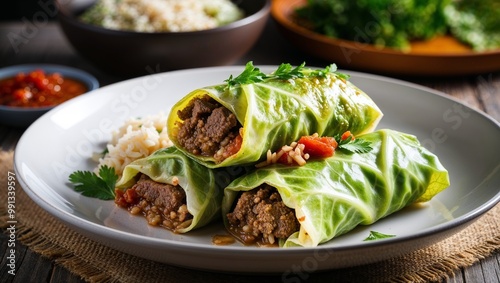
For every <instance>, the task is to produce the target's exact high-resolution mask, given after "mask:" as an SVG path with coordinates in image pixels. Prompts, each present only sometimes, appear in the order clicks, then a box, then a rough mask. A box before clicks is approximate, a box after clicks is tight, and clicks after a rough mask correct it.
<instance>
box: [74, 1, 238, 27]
mask: <svg viewBox="0 0 500 283" xmlns="http://www.w3.org/2000/svg"><path fill="white" fill-rule="evenodd" d="M243 15H244V13H243V11H242V10H240V9H239V8H238V6H236V5H235V4H234V3H233V2H231V1H230V0H99V1H98V2H97V5H95V6H93V8H91V9H90V10H89V11H88V12H86V14H84V16H83V17H82V19H83V20H84V21H86V22H89V23H93V24H97V25H100V26H103V27H105V28H109V29H116V30H130V31H138V32H183V31H197V30H205V29H211V28H215V27H218V26H221V25H224V24H227V23H230V22H234V21H236V20H238V19H241V18H242V17H243Z"/></svg>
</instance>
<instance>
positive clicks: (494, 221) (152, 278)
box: [0, 152, 500, 283]
mask: <svg viewBox="0 0 500 283" xmlns="http://www.w3.org/2000/svg"><path fill="white" fill-rule="evenodd" d="M12 156H13V154H12V152H0V172H1V174H0V176H1V177H0V183H1V184H2V187H1V189H0V190H1V194H0V199H1V200H2V204H1V208H0V217H1V223H2V227H3V229H4V232H5V231H6V230H5V228H6V227H7V224H6V221H7V211H6V201H3V200H5V199H6V195H7V186H6V185H5V184H7V181H6V178H7V175H8V174H7V172H8V171H11V172H13V170H12ZM16 218H17V221H18V223H17V229H18V230H17V234H16V237H17V239H18V240H19V241H20V242H22V243H23V244H24V245H26V246H28V247H29V248H30V249H32V250H34V251H35V252H37V253H40V254H42V255H43V256H45V257H47V258H50V259H52V260H55V262H56V263H57V264H60V265H62V266H64V267H66V268H67V269H69V270H70V271H71V272H73V273H75V274H76V275H78V276H80V277H81V278H83V279H84V280H86V281H89V282H182V283H186V282H218V283H221V282H282V281H283V280H282V278H281V276H279V275H276V276H248V275H236V274H221V273H211V272H204V271H195V270H189V269H184V268H179V267H174V266H169V265H165V264H161V263H157V262H153V261H149V260H145V259H141V258H138V257H135V256H130V255H127V254H124V253H122V252H119V251H116V250H113V249H111V248H108V247H105V246H103V245H100V244H98V243H96V242H93V241H92V240H89V239H87V238H86V237H84V236H81V235H80V234H78V233H76V232H74V231H72V230H70V229H69V228H67V227H66V226H65V225H64V224H62V223H60V222H59V221H58V220H56V219H55V218H53V217H52V216H51V215H49V214H48V213H46V212H45V211H44V210H42V209H41V208H40V207H39V206H37V205H36V204H35V203H34V202H33V201H32V200H31V199H30V198H29V197H28V196H27V195H26V194H25V193H24V192H23V190H22V189H21V188H19V187H18V188H17V189H16ZM498 249H500V205H497V206H496V207H495V208H493V209H492V210H490V211H489V212H488V213H487V214H485V215H484V216H482V217H481V218H480V219H479V220H477V221H476V222H474V223H473V224H472V225H470V226H468V227H467V228H466V229H464V230H462V231H461V232H460V233H458V234H455V235H454V236H452V237H450V238H448V239H446V240H444V241H442V242H439V243H438V244H435V245H432V246H430V247H428V248H425V249H421V250H418V251H415V252H412V253H409V254H407V255H405V256H403V257H400V258H394V259H391V260H387V261H383V262H380V263H376V264H371V265H365V266H359V267H353V268H347V269H339V270H331V271H327V272H321V273H315V274H310V275H306V274H301V276H302V277H297V278H293V279H294V280H295V281H293V282H303V281H299V278H302V279H307V282H327V281H328V282H332V281H335V282H430V281H441V280H442V279H444V278H446V277H447V276H449V275H451V274H453V272H454V271H456V270H458V269H460V268H462V267H467V266H470V265H472V264H474V263H475V262H477V261H478V260H479V259H481V258H484V257H487V256H488V255H491V254H492V253H493V252H495V251H496V250H498ZM289 279H290V278H289Z"/></svg>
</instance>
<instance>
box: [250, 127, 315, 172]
mask: <svg viewBox="0 0 500 283" xmlns="http://www.w3.org/2000/svg"><path fill="white" fill-rule="evenodd" d="M312 136H313V137H318V134H317V133H314V134H313V135H312ZM304 148H305V145H304V144H302V143H297V142H292V143H291V144H290V145H284V146H282V147H281V149H280V150H279V151H277V152H271V150H268V151H267V154H266V160H264V161H262V162H260V163H258V164H257V165H255V167H257V168H260V167H264V166H267V165H271V164H274V163H277V162H278V161H279V160H280V158H281V156H283V154H285V153H287V164H297V165H299V166H303V165H305V164H306V162H307V160H308V159H309V157H310V156H309V154H307V153H305V152H304Z"/></svg>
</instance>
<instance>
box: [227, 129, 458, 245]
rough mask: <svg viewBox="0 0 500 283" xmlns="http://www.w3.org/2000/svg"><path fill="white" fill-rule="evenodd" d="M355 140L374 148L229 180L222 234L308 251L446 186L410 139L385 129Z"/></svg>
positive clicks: (443, 175) (443, 173) (434, 161)
mask: <svg viewBox="0 0 500 283" xmlns="http://www.w3.org/2000/svg"><path fill="white" fill-rule="evenodd" d="M357 138H359V139H363V140H365V141H368V142H370V144H371V147H372V149H371V150H370V151H368V152H365V153H352V152H346V151H341V150H337V151H336V152H335V154H334V155H333V156H331V157H328V158H325V159H314V160H312V159H311V160H308V161H307V163H306V164H305V165H303V166H289V165H283V164H279V163H276V164H272V165H269V166H266V167H261V168H258V169H257V170H255V171H253V172H251V173H249V174H247V175H244V176H242V177H239V178H238V179H236V180H234V181H233V182H232V183H231V184H229V186H228V187H226V188H225V192H224V200H223V204H222V213H223V216H224V224H225V226H226V228H227V229H228V231H230V232H231V234H233V235H234V236H236V237H237V238H239V239H240V240H241V241H242V242H244V243H246V244H254V243H256V244H261V245H269V244H275V245H276V243H279V244H280V245H281V246H284V247H290V246H304V247H314V246H317V245H319V244H321V243H324V242H327V241H330V240H332V239H333V238H335V237H337V236H339V235H341V234H344V233H347V232H349V231H350V230H352V229H353V228H355V227H356V226H357V225H369V224H372V223H374V222H376V221H377V220H379V219H381V218H383V217H386V216H388V215H390V214H392V213H394V212H396V211H398V210H401V209H402V208H404V207H406V206H408V205H410V204H412V203H415V202H425V201H429V200H430V199H431V198H432V197H434V196H435V195H436V194H438V193H439V192H441V191H442V190H444V189H445V188H447V187H448V186H449V177H448V172H447V170H446V169H445V168H444V167H443V165H442V164H441V163H440V161H439V160H438V158H437V157H436V156H435V155H434V154H432V153H431V152H429V151H428V150H426V149H425V148H424V147H422V146H421V145H420V144H419V141H418V140H417V138H416V137H415V136H413V135H409V134H405V133H401V132H397V131H393V130H385V129H384V130H378V131H375V132H372V133H368V134H364V135H360V136H358V137H357Z"/></svg>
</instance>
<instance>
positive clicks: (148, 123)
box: [96, 113, 173, 175]
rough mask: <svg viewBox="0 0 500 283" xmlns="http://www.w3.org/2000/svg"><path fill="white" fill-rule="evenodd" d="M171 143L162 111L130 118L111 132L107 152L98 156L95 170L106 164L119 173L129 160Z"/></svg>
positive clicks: (168, 145) (144, 155) (149, 153)
mask: <svg viewBox="0 0 500 283" xmlns="http://www.w3.org/2000/svg"><path fill="white" fill-rule="evenodd" d="M172 145H173V144H172V142H171V141H170V139H169V138H168V134H167V116H166V115H165V114H164V113H159V114H157V115H150V116H146V117H143V118H130V119H129V120H127V121H126V122H125V123H124V124H123V125H122V126H121V127H120V128H119V129H117V130H116V131H115V132H113V133H112V138H111V140H110V142H109V143H108V145H107V153H106V154H105V155H104V156H103V157H101V158H99V165H98V166H97V169H96V171H97V170H98V169H99V168H100V167H101V166H103V165H107V166H109V167H113V168H115V172H116V173H117V174H119V175H121V174H122V172H123V169H124V168H125V166H127V165H128V164H129V163H130V162H132V161H134V160H137V159H139V158H143V157H146V156H149V155H151V154H152V153H153V152H155V151H156V150H158V149H161V148H166V147H170V146H172Z"/></svg>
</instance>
